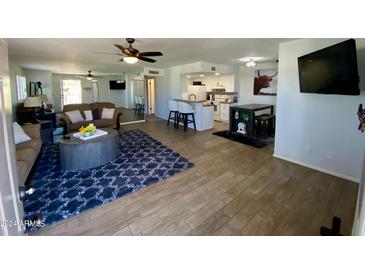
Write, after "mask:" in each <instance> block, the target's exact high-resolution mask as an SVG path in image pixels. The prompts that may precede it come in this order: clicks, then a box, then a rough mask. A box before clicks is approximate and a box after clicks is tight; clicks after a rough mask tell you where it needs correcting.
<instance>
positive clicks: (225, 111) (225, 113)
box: [221, 103, 230, 122]
mask: <svg viewBox="0 0 365 274" xmlns="http://www.w3.org/2000/svg"><path fill="white" fill-rule="evenodd" d="M229 106H230V104H225V103H221V121H222V122H229Z"/></svg>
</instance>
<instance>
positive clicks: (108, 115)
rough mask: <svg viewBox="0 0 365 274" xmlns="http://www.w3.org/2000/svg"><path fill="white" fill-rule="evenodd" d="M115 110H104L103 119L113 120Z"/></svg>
mask: <svg viewBox="0 0 365 274" xmlns="http://www.w3.org/2000/svg"><path fill="white" fill-rule="evenodd" d="M114 112H115V108H103V111H102V112H101V119H113V117H114Z"/></svg>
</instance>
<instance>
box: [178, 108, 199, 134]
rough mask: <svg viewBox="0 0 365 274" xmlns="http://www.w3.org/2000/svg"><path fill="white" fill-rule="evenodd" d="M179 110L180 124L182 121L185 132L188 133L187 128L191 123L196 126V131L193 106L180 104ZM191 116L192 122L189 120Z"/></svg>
mask: <svg viewBox="0 0 365 274" xmlns="http://www.w3.org/2000/svg"><path fill="white" fill-rule="evenodd" d="M178 110H179V119H178V124H179V122H181V121H182V122H183V123H184V131H186V128H187V126H188V124H190V123H193V124H194V129H195V130H196V125H195V116H194V113H195V109H194V108H193V106H192V105H191V104H188V103H184V102H178ZM189 115H191V117H192V120H189V119H188V117H189ZM177 126H178V125H177Z"/></svg>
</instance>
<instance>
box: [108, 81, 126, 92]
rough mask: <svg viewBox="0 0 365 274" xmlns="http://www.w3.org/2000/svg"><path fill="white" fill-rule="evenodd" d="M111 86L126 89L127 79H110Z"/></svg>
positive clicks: (114, 88)
mask: <svg viewBox="0 0 365 274" xmlns="http://www.w3.org/2000/svg"><path fill="white" fill-rule="evenodd" d="M109 88H110V89H112V90H124V89H125V80H113V81H109Z"/></svg>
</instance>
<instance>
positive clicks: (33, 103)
mask: <svg viewBox="0 0 365 274" xmlns="http://www.w3.org/2000/svg"><path fill="white" fill-rule="evenodd" d="M41 106H42V99H41V98H40V97H37V96H35V97H27V98H25V100H24V107H25V108H33V117H32V119H33V121H32V123H37V113H38V112H39V110H40V107H41Z"/></svg>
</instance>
